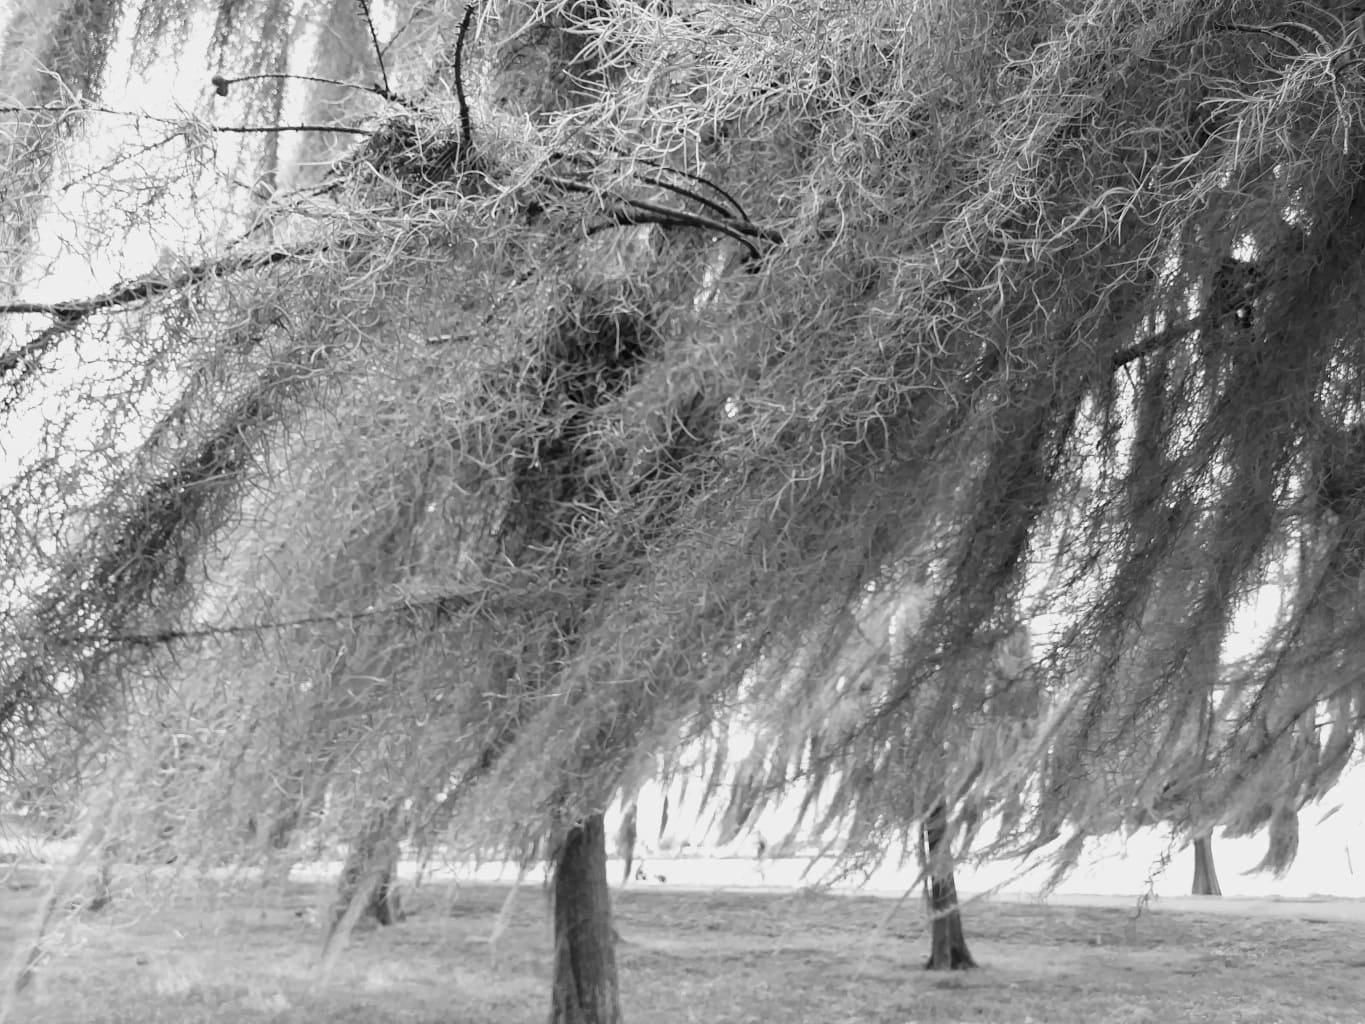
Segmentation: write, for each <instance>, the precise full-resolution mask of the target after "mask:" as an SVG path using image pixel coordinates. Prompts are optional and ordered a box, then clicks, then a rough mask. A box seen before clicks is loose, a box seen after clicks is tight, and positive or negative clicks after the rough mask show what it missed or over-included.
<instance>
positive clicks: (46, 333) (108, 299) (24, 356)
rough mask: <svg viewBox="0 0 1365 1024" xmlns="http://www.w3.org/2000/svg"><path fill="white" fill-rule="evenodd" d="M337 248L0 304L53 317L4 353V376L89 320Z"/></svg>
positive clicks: (229, 261)
mask: <svg viewBox="0 0 1365 1024" xmlns="http://www.w3.org/2000/svg"><path fill="white" fill-rule="evenodd" d="M335 244H336V243H332V242H327V243H319V244H317V245H311V246H305V247H303V248H301V249H271V250H267V251H265V252H255V253H248V254H246V255H243V256H232V257H227V258H225V259H218V260H209V261H205V262H203V263H197V264H195V265H194V266H192V267H190V268H189V269H188V270H186V271H184V272H183V273H180V274H176V275H174V276H172V277H160V276H157V277H153V276H144V277H140V278H137V279H136V280H133V281H122V282H119V283H118V284H116V285H114V286H113V287H112V288H109V289H108V290H106V291H104V292H101V293H100V294H98V295H92V296H90V297H89V298H84V299H67V300H65V301H62V302H4V303H0V314H5V313H8V314H12V315H20V314H30V315H39V316H50V317H52V318H53V322H52V323H51V324H50V325H48V326H47V327H46V328H44V329H43V330H42V331H41V332H39V334H38V335H37V336H36V337H34V338H33V339H32V340H31V341H29V342H27V343H25V344H23V345H20V346H19V347H18V348H13V349H10V350H9V351H8V352H4V353H0V376H4V375H5V374H7V373H9V372H10V371H12V370H13V369H15V368H16V367H17V366H19V365H20V364H21V363H25V362H28V361H31V360H33V359H36V358H38V357H40V356H42V355H43V354H44V353H45V352H46V351H47V350H48V349H49V348H51V347H52V345H54V344H55V343H56V342H57V340H58V339H59V338H60V337H61V336H62V335H64V334H66V333H67V332H68V331H70V330H71V329H72V328H74V327H76V326H77V325H78V324H80V323H81V322H82V321H84V320H85V319H86V318H87V317H90V316H92V315H94V314H95V313H103V312H107V311H110V310H115V309H124V308H127V307H128V306H132V305H135V304H137V303H139V302H145V301H146V300H148V299H152V298H156V297H157V296H158V295H164V294H165V293H167V292H173V291H179V290H180V289H182V288H188V287H190V286H191V285H195V284H198V283H199V282H201V281H208V280H212V279H214V278H219V277H226V276H227V275H229V274H236V273H240V272H242V271H244V270H259V269H262V268H264V267H271V266H274V265H275V264H277V263H285V262H287V261H289V260H296V259H303V258H304V257H307V256H314V255H316V254H318V253H320V252H324V251H326V250H328V249H331V248H332V247H333V246H334V245H335Z"/></svg>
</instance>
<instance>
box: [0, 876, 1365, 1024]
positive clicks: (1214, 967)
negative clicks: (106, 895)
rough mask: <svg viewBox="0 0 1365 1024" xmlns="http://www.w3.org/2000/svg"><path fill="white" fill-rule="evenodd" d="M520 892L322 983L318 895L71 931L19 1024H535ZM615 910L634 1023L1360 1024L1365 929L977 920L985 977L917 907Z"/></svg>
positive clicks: (530, 900)
mask: <svg viewBox="0 0 1365 1024" xmlns="http://www.w3.org/2000/svg"><path fill="white" fill-rule="evenodd" d="M507 892H508V889H507V887H498V886H467V887H461V888H458V889H456V890H451V889H447V888H446V887H439V888H430V887H429V888H422V889H419V890H418V891H417V892H416V893H414V894H411V895H410V896H409V900H408V902H409V904H410V906H411V908H412V909H413V910H414V911H415V913H414V914H413V916H412V917H411V918H410V919H409V920H408V921H407V922H406V923H404V924H403V925H401V926H399V927H395V928H387V929H380V930H371V931H367V932H360V933H357V934H356V936H355V937H354V939H353V941H352V944H351V946H350V947H349V948H348V949H347V950H346V952H345V953H344V954H343V957H342V960H341V962H340V965H339V967H338V968H337V970H336V971H335V972H334V975H333V977H331V978H330V979H327V980H325V981H322V980H319V979H318V978H317V977H316V972H315V964H316V958H317V946H318V929H317V925H316V923H315V920H316V914H315V909H316V907H317V906H318V905H319V903H320V900H321V899H322V896H323V894H322V893H321V891H320V890H318V889H316V888H315V887H312V886H307V885H296V886H291V888H290V890H289V891H288V893H287V894H286V896H285V898H284V900H283V901H276V902H275V903H273V904H270V903H268V902H266V901H265V900H264V899H262V898H260V897H259V896H255V897H249V896H247V895H243V894H241V893H239V894H237V895H236V896H235V897H233V898H232V899H231V901H230V902H225V901H221V900H218V899H212V898H210V896H207V895H204V894H200V895H198V896H195V897H193V898H190V897H186V898H184V899H180V900H177V901H176V902H175V903H174V904H173V905H172V906H171V907H170V908H169V909H168V908H166V907H164V906H162V907H160V908H158V909H153V908H152V907H151V905H150V904H146V905H141V904H138V903H137V902H136V901H135V900H134V899H124V900H122V901H121V905H120V904H115V906H114V907H112V908H110V909H107V910H105V911H104V912H102V913H101V914H99V915H97V916H90V915H87V916H77V917H72V918H68V919H67V920H65V921H64V923H63V924H62V925H61V926H60V927H59V928H58V929H57V932H56V936H57V939H58V948H57V949H56V950H55V952H54V955H53V956H52V957H51V958H50V959H49V960H48V961H47V962H46V963H45V964H44V965H43V968H42V971H41V973H40V974H39V976H38V980H37V981H36V982H35V983H34V984H33V985H31V986H30V987H29V988H28V989H27V990H26V991H25V993H24V994H23V995H22V996H20V1001H19V1002H18V1003H17V1005H16V1006H15V1013H14V1015H13V1017H14V1019H15V1020H21V1021H27V1022H33V1024H58V1022H60V1024H100V1022H115V1021H118V1022H129V1024H132V1022H139V1024H140V1022H152V1021H166V1022H171V1021H174V1022H177V1024H180V1022H184V1024H201V1022H202V1024H210V1022H211V1024H227V1022H233V1024H236V1022H255V1021H288V1022H291V1024H295V1022H297V1024H323V1022H342V1024H345V1022H354V1024H373V1022H385V1021H393V1022H404V1024H419V1022H421V1024H425V1022H432V1024H435V1022H438V1021H439V1022H441V1024H451V1022H458V1024H508V1022H520V1021H526V1022H533V1021H534V1022H537V1024H539V1022H542V1021H543V1020H544V1019H545V1016H546V1013H547V1011H548V1008H549V995H548V987H547V986H548V974H547V972H548V939H547V935H546V907H545V901H544V896H543V892H542V890H541V889H540V888H539V887H538V886H533V885H528V886H526V887H524V888H523V889H522V890H521V892H520V894H519V896H518V899H517V903H516V905H515V911H514V913H513V915H512V918H511V923H510V926H509V928H508V930H507V931H506V933H505V934H504V935H503V937H502V939H501V941H500V942H499V944H498V948H497V950H496V951H493V950H490V947H489V945H488V943H487V942H486V938H487V936H488V934H489V931H490V929H491V927H492V924H493V921H494V918H495V916H496V915H497V912H498V909H499V907H500V906H501V904H502V901H503V899H504V897H505V896H506V894H507ZM39 893H40V890H39V889H38V887H37V886H36V885H35V883H34V879H33V878H32V877H26V876H25V875H24V874H23V873H22V872H14V873H12V874H11V875H10V876H9V878H8V880H7V882H5V884H4V885H3V887H0V957H3V958H4V959H3V960H2V961H0V963H8V962H9V957H10V955H11V953H12V951H13V950H14V948H15V946H16V944H17V943H18V942H19V941H20V939H21V937H22V935H23V934H24V932H25V931H26V929H27V927H28V921H29V918H30V915H31V912H32V909H33V908H34V907H36V906H37V902H38V897H39ZM617 910H618V915H617V924H618V928H619V930H620V932H621V936H622V940H623V941H622V944H621V946H620V947H619V950H618V955H619V961H620V970H621V987H622V1003H623V1009H624V1013H625V1016H626V1019H627V1021H628V1022H629V1024H677V1022H685V1021H705V1022H707V1024H715V1022H735V1024H740V1022H753V1024H758V1022H769V1021H771V1022H783V1024H785V1022H803V1021H807V1022H812V1024H815V1022H819V1024H840V1022H855V1021H856V1022H882V1021H884V1022H888V1024H928V1022H948V1021H951V1022H959V1021H972V1022H978V1021H980V1022H988V1021H989V1022H1002V1024H1003V1022H1010V1024H1015V1022H1018V1024H1024V1022H1032V1024H1082V1022H1083V1024H1104V1022H1125V1024H1133V1022H1141V1021H1153V1022H1162V1024H1178V1022H1208V1024H1214V1022H1219V1024H1222V1022H1227V1024H1232V1022H1238V1024H1270V1022H1279V1021H1282V1022H1286V1024H1289V1022H1293V1024H1314V1022H1327V1021H1332V1022H1351V1024H1360V1022H1362V1021H1365V924H1362V923H1359V922H1351V921H1329V920H1323V919H1321V918H1314V917H1311V916H1304V917H1300V918H1298V919H1291V918H1279V919H1270V918H1257V917H1229V916H1212V915H1210V916H1204V915H1200V914H1198V913H1192V912H1184V911H1180V912H1177V911H1171V910H1163V909H1161V908H1160V907H1159V906H1158V907H1156V908H1153V909H1150V910H1148V911H1147V912H1145V913H1143V914H1142V915H1141V916H1140V917H1136V918H1135V917H1134V913H1133V911H1132V909H1131V908H1130V909H1125V910H1120V909H1113V908H1102V907H1069V906H1056V905H1045V904H1028V903H1006V902H999V903H989V902H980V903H975V904H973V905H971V906H970V907H969V908H968V910H967V919H966V924H967V934H968V940H969V942H970V943H971V946H972V949H973V952H974V953H975V954H976V957H977V959H978V960H979V961H980V962H981V963H982V964H983V967H982V969H981V970H977V971H972V972H967V973H957V974H930V973H926V972H924V971H922V970H920V969H918V965H919V963H920V961H921V959H922V957H923V955H924V952H925V947H926V945H927V941H926V937H925V933H924V926H923V922H922V919H921V915H920V910H919V907H918V905H917V904H915V903H914V902H907V903H904V904H901V905H899V906H898V905H897V904H896V903H895V902H894V901H890V900H885V899H880V898H875V897H850V896H842V895H828V894H824V895H822V894H811V893H799V894H782V895H774V894H766V893H737V892H697V891H678V890H676V889H672V890H671V889H670V888H668V887H667V886H657V885H655V886H650V887H643V886H642V887H640V888H637V889H631V890H627V891H625V892H623V893H621V894H620V896H619V899H618V904H617Z"/></svg>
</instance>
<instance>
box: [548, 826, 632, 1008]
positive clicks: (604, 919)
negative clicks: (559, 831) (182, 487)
mask: <svg viewBox="0 0 1365 1024" xmlns="http://www.w3.org/2000/svg"><path fill="white" fill-rule="evenodd" d="M553 886H554V888H553V898H554V936H555V954H554V984H553V997H552V1002H551V1010H550V1022H551V1024H619V1022H620V1020H621V1001H620V993H619V990H618V987H617V981H616V948H615V945H614V936H613V933H612V924H611V893H610V890H609V887H608V884H607V839H606V828H605V825H604V823H603V821H602V815H600V814H594V815H592V816H590V817H588V818H586V819H585V820H583V821H581V822H579V823H578V824H576V825H574V826H573V827H572V828H570V829H569V832H568V835H567V836H565V838H564V842H563V844H562V845H561V846H560V848H559V850H558V852H557V853H556V855H555V866H554V882H553Z"/></svg>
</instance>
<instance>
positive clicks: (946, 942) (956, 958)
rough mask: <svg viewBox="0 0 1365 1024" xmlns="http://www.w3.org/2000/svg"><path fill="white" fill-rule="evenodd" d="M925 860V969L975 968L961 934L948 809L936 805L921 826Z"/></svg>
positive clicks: (960, 911)
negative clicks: (928, 933) (927, 929)
mask: <svg viewBox="0 0 1365 1024" xmlns="http://www.w3.org/2000/svg"><path fill="white" fill-rule="evenodd" d="M921 837H922V839H923V842H924V857H925V863H926V864H927V865H928V868H927V870H928V881H929V913H930V915H931V939H930V946H929V959H928V960H927V961H926V962H925V964H924V969H925V970H928V971H959V970H965V969H966V968H968V967H975V966H976V961H975V960H973V959H972V954H971V952H970V951H969V950H968V949H967V939H966V937H965V936H964V935H963V933H962V908H961V907H960V906H959V905H958V901H957V882H956V881H955V880H954V879H953V865H952V858H951V855H950V853H949V849H948V809H947V807H945V806H944V805H943V804H941V803H940V804H937V805H936V806H935V807H934V809H933V810H932V811H930V812H929V816H928V817H927V818H925V819H924V824H923V826H922V827H921Z"/></svg>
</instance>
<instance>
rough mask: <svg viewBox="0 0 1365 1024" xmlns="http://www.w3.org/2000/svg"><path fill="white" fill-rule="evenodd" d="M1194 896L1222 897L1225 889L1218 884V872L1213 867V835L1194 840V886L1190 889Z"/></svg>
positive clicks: (1198, 837) (1197, 837)
mask: <svg viewBox="0 0 1365 1024" xmlns="http://www.w3.org/2000/svg"><path fill="white" fill-rule="evenodd" d="M1190 893H1191V894H1192V895H1194V896H1221V895H1223V889H1222V887H1221V886H1219V884H1218V872H1217V870H1215V868H1214V866H1213V833H1212V832H1210V833H1209V834H1208V835H1203V836H1196V837H1195V840H1194V884H1193V885H1192V886H1191V887H1190Z"/></svg>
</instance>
